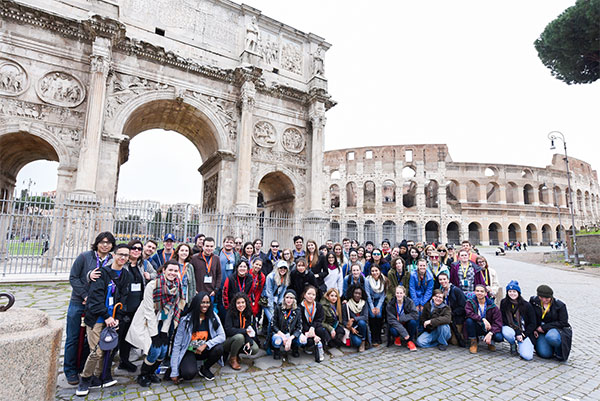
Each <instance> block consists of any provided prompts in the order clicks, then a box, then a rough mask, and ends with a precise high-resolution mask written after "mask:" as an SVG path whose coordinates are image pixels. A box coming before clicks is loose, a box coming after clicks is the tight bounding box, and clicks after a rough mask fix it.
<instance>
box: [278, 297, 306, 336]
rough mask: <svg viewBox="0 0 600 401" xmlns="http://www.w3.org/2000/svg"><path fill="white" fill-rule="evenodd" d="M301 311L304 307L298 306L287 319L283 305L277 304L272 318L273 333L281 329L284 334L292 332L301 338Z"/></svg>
mask: <svg viewBox="0 0 600 401" xmlns="http://www.w3.org/2000/svg"><path fill="white" fill-rule="evenodd" d="M301 313H302V309H300V308H296V309H294V310H292V313H290V316H289V317H288V318H287V319H286V318H285V314H284V312H283V308H282V307H281V305H277V306H276V307H275V310H274V312H273V318H272V319H271V333H272V334H275V333H278V332H280V331H281V332H282V333H283V334H291V335H293V336H294V337H295V338H300V334H302V316H301Z"/></svg>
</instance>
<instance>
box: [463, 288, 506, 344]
mask: <svg viewBox="0 0 600 401" xmlns="http://www.w3.org/2000/svg"><path fill="white" fill-rule="evenodd" d="M478 303H479V302H478V301H477V298H471V299H468V300H467V303H466V305H465V312H466V317H467V319H473V320H475V321H476V322H477V323H481V322H482V319H481V316H479V313H478V308H479V307H478ZM485 307H486V311H485V318H486V319H487V321H488V322H489V323H490V324H491V325H492V327H491V329H490V331H491V332H492V333H494V334H496V333H501V332H502V313H501V312H500V308H498V307H497V306H496V304H495V303H494V301H492V300H491V299H490V298H488V297H485ZM464 330H466V325H465V327H464ZM466 337H467V336H465V338H466Z"/></svg>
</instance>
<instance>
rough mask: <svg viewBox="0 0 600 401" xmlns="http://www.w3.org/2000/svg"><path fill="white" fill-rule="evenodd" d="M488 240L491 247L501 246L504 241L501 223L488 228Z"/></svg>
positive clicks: (492, 224)
mask: <svg viewBox="0 0 600 401" xmlns="http://www.w3.org/2000/svg"><path fill="white" fill-rule="evenodd" d="M488 238H489V239H490V245H500V242H504V241H502V226H501V225H500V224H499V223H491V224H490V225H489V226H488Z"/></svg>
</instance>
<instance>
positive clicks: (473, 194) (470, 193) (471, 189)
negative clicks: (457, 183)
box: [467, 181, 479, 202]
mask: <svg viewBox="0 0 600 401" xmlns="http://www.w3.org/2000/svg"><path fill="white" fill-rule="evenodd" d="M467 202H479V183H478V182H477V181H469V182H467Z"/></svg>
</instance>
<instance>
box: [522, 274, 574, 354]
mask: <svg viewBox="0 0 600 401" xmlns="http://www.w3.org/2000/svg"><path fill="white" fill-rule="evenodd" d="M529 303H530V304H531V305H532V306H533V310H534V312H535V320H536V322H535V326H536V329H535V331H534V332H533V339H532V341H533V343H534V346H535V351H536V353H537V354H538V356H539V357H541V358H552V357H556V359H558V360H559V361H566V360H567V359H568V358H569V354H570V353H571V341H572V339H573V330H572V329H571V326H570V325H569V314H568V312H567V305H565V303H564V302H561V301H560V300H558V299H556V298H554V292H553V291H552V288H550V287H549V286H547V285H545V284H542V285H540V286H539V287H538V288H537V296H535V297H531V298H530V299H529Z"/></svg>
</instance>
